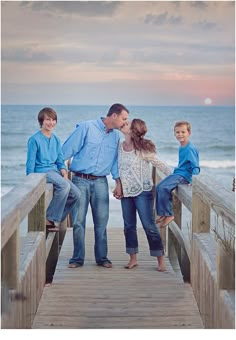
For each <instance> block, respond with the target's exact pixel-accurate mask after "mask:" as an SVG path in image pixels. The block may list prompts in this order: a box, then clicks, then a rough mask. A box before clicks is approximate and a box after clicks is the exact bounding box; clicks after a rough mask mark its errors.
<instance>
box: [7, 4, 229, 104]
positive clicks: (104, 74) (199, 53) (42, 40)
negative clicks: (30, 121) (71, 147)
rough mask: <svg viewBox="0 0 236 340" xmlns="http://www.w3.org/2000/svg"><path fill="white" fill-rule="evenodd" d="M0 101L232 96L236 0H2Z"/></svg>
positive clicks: (207, 100)
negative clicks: (0, 83)
mask: <svg viewBox="0 0 236 340" xmlns="http://www.w3.org/2000/svg"><path fill="white" fill-rule="evenodd" d="M1 21H2V26H1V48H2V55H1V82H2V92H1V102H2V104H45V103H49V104H58V105H110V104H111V103H115V102H120V103H122V104H124V105H187V106H188V105H234V99H235V87H234V83H235V33H234V32H235V2H234V1H23V2H21V1H1Z"/></svg>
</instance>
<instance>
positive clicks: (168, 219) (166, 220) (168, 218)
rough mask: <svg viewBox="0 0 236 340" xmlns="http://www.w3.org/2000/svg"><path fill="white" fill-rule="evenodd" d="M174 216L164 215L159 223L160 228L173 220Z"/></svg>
mask: <svg viewBox="0 0 236 340" xmlns="http://www.w3.org/2000/svg"><path fill="white" fill-rule="evenodd" d="M173 219H174V216H166V217H165V218H164V220H163V221H162V222H161V224H160V228H165V227H166V226H167V225H168V224H169V223H170V222H171V221H173Z"/></svg>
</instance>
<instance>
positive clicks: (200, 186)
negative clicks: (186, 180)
mask: <svg viewBox="0 0 236 340" xmlns="http://www.w3.org/2000/svg"><path fill="white" fill-rule="evenodd" d="M193 190H194V193H196V194H197V195H199V196H200V197H201V199H202V200H203V201H204V202H205V203H207V204H208V206H209V207H210V208H211V209H213V210H214V212H215V213H216V214H217V215H218V216H221V217H222V218H223V219H224V220H225V222H226V223H228V224H229V225H230V226H231V227H233V228H235V195H234V193H233V192H231V191H228V190H226V189H225V188H224V187H223V186H221V185H220V184H219V183H218V182H216V181H214V180H212V179H211V178H210V177H209V176H207V175H199V176H197V177H195V176H194V177H193Z"/></svg>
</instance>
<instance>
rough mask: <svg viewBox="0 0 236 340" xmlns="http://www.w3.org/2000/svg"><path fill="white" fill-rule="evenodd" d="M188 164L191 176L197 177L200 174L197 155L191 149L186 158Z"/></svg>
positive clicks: (195, 151) (196, 152)
mask: <svg viewBox="0 0 236 340" xmlns="http://www.w3.org/2000/svg"><path fill="white" fill-rule="evenodd" d="M188 159H189V162H190V164H191V171H192V174H193V175H198V174H199V173H200V165H199V153H198V151H197V150H195V149H191V150H190V152H189V156H188Z"/></svg>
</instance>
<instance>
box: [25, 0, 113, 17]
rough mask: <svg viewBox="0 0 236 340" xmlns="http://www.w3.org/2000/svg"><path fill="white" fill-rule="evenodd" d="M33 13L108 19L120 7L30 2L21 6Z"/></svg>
mask: <svg viewBox="0 0 236 340" xmlns="http://www.w3.org/2000/svg"><path fill="white" fill-rule="evenodd" d="M21 5H22V6H23V7H28V8H31V9H32V10H33V11H38V12H45V13H49V14H51V15H53V16H55V15H58V14H61V15H70V16H71V15H73V16H86V17H100V16H101V17H106V16H108V17H110V16H112V15H113V14H114V13H115V11H116V9H117V8H118V7H119V6H120V2H119V1H32V2H28V1H27V2H26V3H25V4H24V2H23V3H22V4H21Z"/></svg>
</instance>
